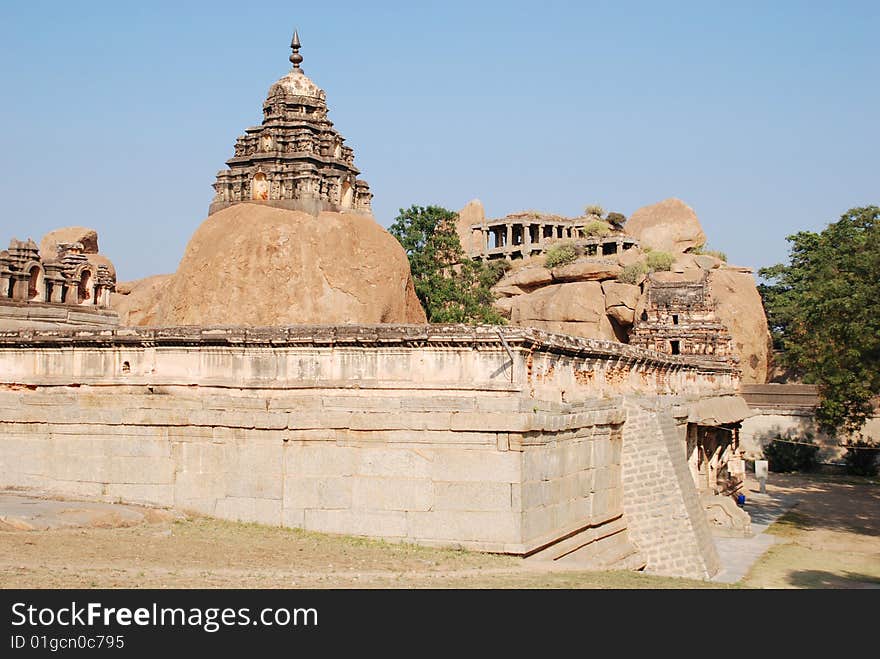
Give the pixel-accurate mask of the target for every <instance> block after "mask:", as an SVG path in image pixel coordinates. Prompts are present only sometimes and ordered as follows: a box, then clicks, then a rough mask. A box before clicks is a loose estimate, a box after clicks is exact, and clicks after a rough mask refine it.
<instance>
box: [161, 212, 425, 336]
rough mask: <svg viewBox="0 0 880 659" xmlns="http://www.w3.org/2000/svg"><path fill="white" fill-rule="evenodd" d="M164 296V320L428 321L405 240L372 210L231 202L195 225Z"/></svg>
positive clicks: (208, 322) (249, 323)
mask: <svg viewBox="0 0 880 659" xmlns="http://www.w3.org/2000/svg"><path fill="white" fill-rule="evenodd" d="M162 298H163V299H162V302H161V304H160V305H159V309H158V310H157V312H156V314H155V320H156V321H157V322H158V323H159V324H162V325H220V324H222V325H244V326H267V325H296V324H312V323H321V324H333V323H424V322H426V318H425V312H424V311H423V310H422V308H421V305H420V304H419V302H418V298H417V297H416V294H415V288H414V286H413V282H412V277H411V275H410V270H409V262H408V260H407V257H406V254H405V252H404V251H403V248H402V247H401V246H400V244H399V243H398V242H397V241H396V240H395V239H394V237H393V236H391V234H389V233H388V232H387V231H385V229H383V228H382V227H381V226H379V224H377V223H376V221H375V220H374V219H373V218H372V217H371V216H370V215H367V214H364V213H335V212H322V213H320V214H319V215H318V216H317V217H314V216H313V215H310V214H308V213H304V212H301V211H295V210H284V209H279V208H272V207H268V206H263V205H258V204H248V203H242V204H236V205H234V206H230V207H229V208H226V209H224V210H221V211H219V212H216V213H214V214H212V215H210V216H209V217H208V219H207V220H205V221H204V222H203V223H202V225H201V226H200V227H199V228H198V229H197V230H196V232H195V234H194V235H193V237H192V239H191V240H190V242H189V245H187V248H186V251H185V253H184V256H183V259H182V260H181V262H180V266H179V268H178V270H177V272H176V273H175V274H174V275H173V276H172V277H171V279H170V280H169V281H168V283H167V285H166V286H164V289H163V291H162Z"/></svg>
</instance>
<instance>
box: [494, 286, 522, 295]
mask: <svg viewBox="0 0 880 659" xmlns="http://www.w3.org/2000/svg"><path fill="white" fill-rule="evenodd" d="M492 292H493V293H494V294H495V295H498V296H501V297H513V296H515V295H522V294H523V293H525V292H526V291H524V290H523V289H521V288H520V287H519V286H494V287H493V288H492Z"/></svg>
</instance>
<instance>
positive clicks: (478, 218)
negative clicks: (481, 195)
mask: <svg viewBox="0 0 880 659" xmlns="http://www.w3.org/2000/svg"><path fill="white" fill-rule="evenodd" d="M485 220H486V211H485V209H484V208H483V203H482V202H481V201H480V200H479V199H472V200H471V201H469V202H468V203H467V204H466V205H465V207H464V208H462V209H461V210H460V211H459V212H458V221H457V222H456V225H455V228H456V231H457V232H458V239H459V240H460V241H461V248H462V249H463V250H464V252H465V254H471V253H474V252H479V249H480V232H479V231H477V232H472V231H471V226H472V225H474V224H477V223H481V222H484V221H485Z"/></svg>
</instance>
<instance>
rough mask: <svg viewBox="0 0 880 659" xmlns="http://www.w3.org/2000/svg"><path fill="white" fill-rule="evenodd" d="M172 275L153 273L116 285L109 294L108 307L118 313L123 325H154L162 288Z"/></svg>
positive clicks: (162, 294)
mask: <svg viewBox="0 0 880 659" xmlns="http://www.w3.org/2000/svg"><path fill="white" fill-rule="evenodd" d="M171 277H172V275H154V276H152V277H146V278H144V279H137V280H135V281H128V282H121V283H119V284H117V285H116V293H113V294H111V295H110V308H111V309H113V310H114V311H116V313H118V314H119V324H120V325H123V326H155V325H158V324H159V323H158V322H157V313H158V310H159V305H160V304H161V302H162V298H163V296H164V290H165V288H166V287H167V286H168V283H169V282H170V281H171Z"/></svg>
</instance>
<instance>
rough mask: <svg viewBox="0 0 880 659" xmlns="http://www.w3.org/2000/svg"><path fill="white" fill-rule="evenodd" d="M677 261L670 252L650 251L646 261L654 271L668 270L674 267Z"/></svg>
mask: <svg viewBox="0 0 880 659" xmlns="http://www.w3.org/2000/svg"><path fill="white" fill-rule="evenodd" d="M674 262H675V256H673V255H672V254H670V253H669V252H661V251H654V250H652V251H650V252H648V255H647V256H646V257H645V263H646V264H647V265H648V269H649V270H651V271H652V272H658V271H666V270H670V269H671V268H672V264H673V263H674Z"/></svg>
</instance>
